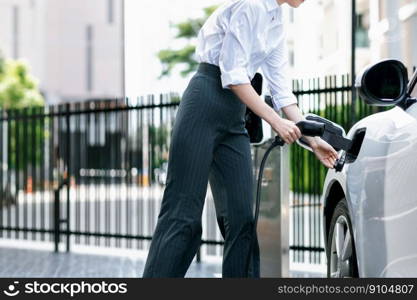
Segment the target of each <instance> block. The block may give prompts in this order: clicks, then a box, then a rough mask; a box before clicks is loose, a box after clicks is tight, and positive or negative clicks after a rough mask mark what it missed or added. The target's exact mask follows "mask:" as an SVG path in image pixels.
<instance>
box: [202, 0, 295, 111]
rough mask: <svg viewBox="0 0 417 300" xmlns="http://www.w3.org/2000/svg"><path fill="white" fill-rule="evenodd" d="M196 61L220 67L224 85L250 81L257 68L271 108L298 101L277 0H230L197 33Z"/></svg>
mask: <svg viewBox="0 0 417 300" xmlns="http://www.w3.org/2000/svg"><path fill="white" fill-rule="evenodd" d="M196 56H197V61H198V62H206V63H210V64H214V65H216V66H219V67H220V70H221V81H222V85H223V88H228V87H229V85H237V84H245V83H250V81H251V79H252V78H253V77H254V76H255V73H256V72H257V71H258V69H259V68H261V69H262V73H263V75H264V77H265V79H266V81H267V83H268V87H269V90H270V93H271V96H272V98H273V104H274V109H275V110H276V111H278V110H280V109H281V108H282V107H285V106H288V105H290V104H294V103H297V99H296V98H295V96H294V94H293V93H292V89H291V82H290V78H289V76H288V52H287V47H286V37H285V30H284V24H283V21H282V8H281V6H280V5H279V4H278V3H277V1H276V0H229V1H227V2H226V3H225V4H223V5H222V6H221V7H219V8H218V9H217V10H216V11H215V12H214V13H213V14H212V15H211V16H210V17H209V19H208V20H207V21H206V23H205V24H204V26H203V27H202V28H201V30H200V32H199V35H198V44H197V49H196Z"/></svg>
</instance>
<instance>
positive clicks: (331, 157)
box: [312, 138, 338, 169]
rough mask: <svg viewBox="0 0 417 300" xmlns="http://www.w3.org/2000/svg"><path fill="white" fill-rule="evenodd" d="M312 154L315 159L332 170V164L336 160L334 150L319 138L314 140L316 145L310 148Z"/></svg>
mask: <svg viewBox="0 0 417 300" xmlns="http://www.w3.org/2000/svg"><path fill="white" fill-rule="evenodd" d="M312 149H313V152H314V154H315V155H316V157H317V159H318V160H319V161H320V162H321V163H322V164H323V165H324V166H325V167H326V168H329V169H333V168H334V164H335V162H336V160H337V158H338V157H337V152H336V150H335V149H334V148H333V147H332V146H330V145H329V144H328V143H327V142H326V141H324V140H322V139H321V138H317V139H316V143H315V144H314V146H312Z"/></svg>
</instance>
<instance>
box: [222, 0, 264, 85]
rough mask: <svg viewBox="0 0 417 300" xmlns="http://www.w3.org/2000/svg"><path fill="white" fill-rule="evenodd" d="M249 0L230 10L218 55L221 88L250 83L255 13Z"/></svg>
mask: <svg viewBox="0 0 417 300" xmlns="http://www.w3.org/2000/svg"><path fill="white" fill-rule="evenodd" d="M249 3H250V1H242V4H241V5H239V6H237V7H236V8H235V10H234V11H233V12H232V14H231V16H230V20H229V25H228V28H227V30H226V32H225V36H224V39H223V44H222V48H221V50H220V55H219V67H220V70H221V81H222V86H223V88H229V86H230V85H238V84H246V83H250V78H249V74H248V71H247V67H248V64H249V59H250V53H251V49H252V39H253V36H254V30H255V28H254V25H255V15H256V14H255V13H254V11H253V9H254V8H253V7H251V4H249Z"/></svg>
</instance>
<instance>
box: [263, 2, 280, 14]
mask: <svg viewBox="0 0 417 300" xmlns="http://www.w3.org/2000/svg"><path fill="white" fill-rule="evenodd" d="M264 1H265V5H266V9H267V10H268V12H270V11H272V10H274V9H278V8H279V4H278V2H277V0H264Z"/></svg>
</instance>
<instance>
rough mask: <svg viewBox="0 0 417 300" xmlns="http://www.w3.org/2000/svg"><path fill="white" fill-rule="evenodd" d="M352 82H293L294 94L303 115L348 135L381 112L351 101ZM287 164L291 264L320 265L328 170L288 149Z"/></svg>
mask: <svg viewBox="0 0 417 300" xmlns="http://www.w3.org/2000/svg"><path fill="white" fill-rule="evenodd" d="M351 82H352V80H351V78H350V76H349V75H343V76H328V77H325V78H316V79H309V80H296V81H294V82H293V90H294V94H295V95H296V96H297V98H298V103H299V106H300V108H301V110H302V111H303V112H304V113H314V114H317V115H320V116H322V117H325V118H327V119H329V120H331V121H334V122H336V123H338V124H340V125H341V126H343V128H344V129H345V130H346V132H348V130H349V129H350V128H351V127H352V125H353V124H354V123H355V122H356V121H358V120H360V119H362V118H364V117H365V116H368V115H370V114H373V113H376V112H378V111H380V110H381V109H380V108H377V107H371V106H369V105H367V104H365V102H363V101H361V100H359V99H358V98H355V100H354V101H352V98H353V97H352V84H351ZM355 94H356V93H355ZM290 160H291V163H290V165H291V170H290V176H291V188H290V189H291V197H290V211H291V213H290V219H291V221H290V224H291V225H292V226H291V233H290V250H291V260H292V261H293V262H297V263H312V264H321V263H323V262H325V260H326V258H325V253H324V247H325V243H324V240H323V239H324V236H323V232H322V203H321V194H322V188H323V183H324V179H325V177H326V173H327V169H326V168H325V167H324V166H323V165H322V164H321V163H320V162H319V161H318V160H317V159H316V158H315V156H314V154H313V153H311V152H309V151H307V150H305V149H303V148H301V147H291V158H290Z"/></svg>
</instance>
